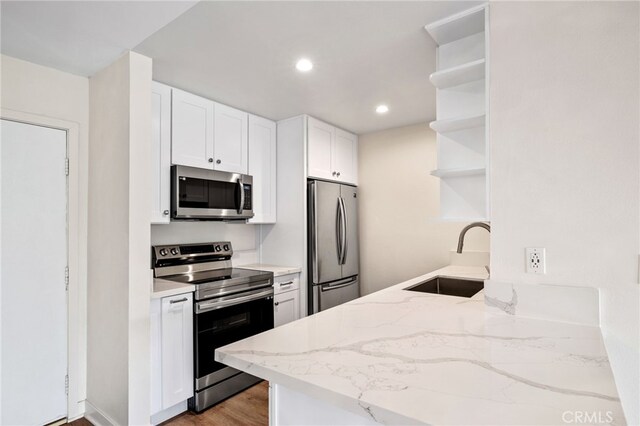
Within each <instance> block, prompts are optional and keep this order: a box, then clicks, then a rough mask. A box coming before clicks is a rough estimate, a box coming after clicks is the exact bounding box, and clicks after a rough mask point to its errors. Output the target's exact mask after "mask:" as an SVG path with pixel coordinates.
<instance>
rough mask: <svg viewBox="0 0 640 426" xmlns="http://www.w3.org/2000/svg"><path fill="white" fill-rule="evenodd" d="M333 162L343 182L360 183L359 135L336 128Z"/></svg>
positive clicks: (332, 153)
mask: <svg viewBox="0 0 640 426" xmlns="http://www.w3.org/2000/svg"><path fill="white" fill-rule="evenodd" d="M331 164H333V169H334V170H335V172H336V177H337V178H338V180H339V181H341V182H346V183H353V184H354V185H355V184H357V183H358V137H357V136H356V135H354V134H353V133H348V132H345V131H344V130H340V129H336V135H335V139H334V143H333V149H332V150H331Z"/></svg>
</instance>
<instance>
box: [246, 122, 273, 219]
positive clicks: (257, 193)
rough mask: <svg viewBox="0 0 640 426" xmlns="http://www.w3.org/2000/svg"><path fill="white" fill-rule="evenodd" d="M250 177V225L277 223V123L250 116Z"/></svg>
mask: <svg viewBox="0 0 640 426" xmlns="http://www.w3.org/2000/svg"><path fill="white" fill-rule="evenodd" d="M249 174H250V175H251V176H253V212H254V214H255V216H254V217H253V219H250V220H249V223H275V222H276V123H274V122H273V121H270V120H267V119H265V118H262V117H257V116H255V115H249Z"/></svg>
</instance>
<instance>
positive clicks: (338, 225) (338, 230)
mask: <svg viewBox="0 0 640 426" xmlns="http://www.w3.org/2000/svg"><path fill="white" fill-rule="evenodd" d="M336 245H337V247H338V265H342V205H341V204H340V197H338V206H337V207H336Z"/></svg>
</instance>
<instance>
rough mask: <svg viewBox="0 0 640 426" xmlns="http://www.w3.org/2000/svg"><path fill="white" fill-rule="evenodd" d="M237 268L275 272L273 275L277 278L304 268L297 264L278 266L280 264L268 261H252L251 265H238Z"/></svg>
mask: <svg viewBox="0 0 640 426" xmlns="http://www.w3.org/2000/svg"><path fill="white" fill-rule="evenodd" d="M236 268H242V269H254V270H258V271H267V272H273V276H274V277H275V278H277V277H281V276H283V275H289V274H297V273H299V272H300V271H302V268H300V267H297V266H278V265H268V264H266V263H251V264H249V265H238V266H236Z"/></svg>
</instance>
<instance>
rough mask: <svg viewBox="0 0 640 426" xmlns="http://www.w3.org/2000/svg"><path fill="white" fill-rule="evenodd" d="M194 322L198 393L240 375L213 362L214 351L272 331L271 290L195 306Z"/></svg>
mask: <svg viewBox="0 0 640 426" xmlns="http://www.w3.org/2000/svg"><path fill="white" fill-rule="evenodd" d="M194 322H195V324H194V340H195V376H196V377H195V379H196V380H195V388H196V391H199V390H202V389H205V388H207V387H209V386H211V385H213V384H215V383H218V382H220V381H222V380H225V379H227V378H229V377H231V376H233V375H236V374H238V373H239V371H238V370H236V369H234V368H231V367H227V366H226V365H224V364H221V363H219V362H216V361H215V359H214V356H215V350H216V349H217V348H220V347H222V346H225V345H228V344H230V343H233V342H237V341H238V340H242V339H244V338H246V337H250V336H253V335H255V334H259V333H262V332H263V331H267V330H270V329H272V328H273V287H271V286H269V287H263V288H259V289H256V290H253V291H250V292H244V293H237V294H233V295H229V296H223V297H217V298H214V299H208V300H203V301H200V302H197V303H196V304H195V319H194Z"/></svg>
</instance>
